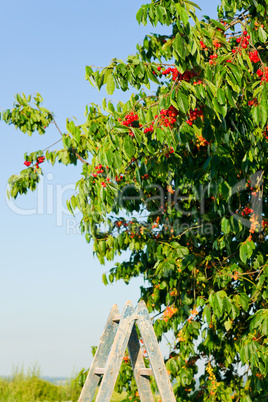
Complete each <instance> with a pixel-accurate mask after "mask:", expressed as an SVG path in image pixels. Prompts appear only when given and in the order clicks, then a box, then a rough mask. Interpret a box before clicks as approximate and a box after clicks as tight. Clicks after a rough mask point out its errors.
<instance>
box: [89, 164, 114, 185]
mask: <svg viewBox="0 0 268 402" xmlns="http://www.w3.org/2000/svg"><path fill="white" fill-rule="evenodd" d="M106 169H107V170H109V167H108V166H106ZM102 173H104V168H103V166H102V165H97V166H96V167H95V172H94V173H91V174H92V176H93V177H98V175H100V174H102ZM106 181H107V182H109V181H110V179H109V177H107V178H106ZM101 185H102V187H106V185H107V184H106V183H105V182H104V181H102V182H101Z"/></svg>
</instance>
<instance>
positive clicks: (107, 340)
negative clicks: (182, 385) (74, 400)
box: [78, 301, 176, 402]
mask: <svg viewBox="0 0 268 402" xmlns="http://www.w3.org/2000/svg"><path fill="white" fill-rule="evenodd" d="M135 324H137V325H138V328H139V331H140V334H141V337H142V340H143V343H144V346H145V349H146V352H147V355H148V358H149V362H150V365H151V368H146V367H145V364H144V360H143V356H142V350H141V347H140V342H139V338H138V335H137V331H136V326H135ZM126 348H128V352H129V357H130V361H131V365H132V368H133V371H134V376H135V379H136V383H137V387H138V391H139V395H140V399H141V401H142V402H154V398H153V394H152V391H151V387H150V383H149V376H151V375H154V377H155V380H156V383H157V387H158V390H159V393H160V396H161V400H162V402H176V399H175V396H174V393H173V390H172V386H171V383H170V381H169V377H168V374H167V371H166V367H165V364H164V360H163V357H162V354H161V351H160V348H159V345H158V342H157V339H156V336H155V333H154V330H153V326H152V322H151V319H150V316H149V313H148V310H147V308H146V305H145V303H144V302H143V301H141V302H140V303H139V304H138V307H137V310H136V311H135V310H134V309H133V306H132V303H131V301H128V302H127V303H126V304H125V307H124V309H123V311H122V314H119V310H118V307H117V305H116V304H114V305H113V307H112V309H111V312H110V314H109V317H108V320H107V323H106V326H105V328H104V332H103V334H102V337H101V339H100V343H99V346H98V349H97V351H96V354H95V356H94V359H93V362H92V365H91V368H90V370H89V372H88V375H87V379H86V382H85V384H84V387H83V389H82V392H81V395H80V398H79V401H78V402H91V401H92V400H93V397H94V394H95V391H96V389H97V386H98V383H99V380H100V376H103V378H102V381H101V384H100V387H99V391H98V394H97V398H96V402H109V401H110V400H111V397H112V393H113V390H114V387H115V383H116V379H117V376H118V373H119V370H120V366H121V363H122V360H123V357H124V354H125V351H126ZM107 359H108V360H107Z"/></svg>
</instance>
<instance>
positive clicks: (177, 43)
mask: <svg viewBox="0 0 268 402" xmlns="http://www.w3.org/2000/svg"><path fill="white" fill-rule="evenodd" d="M185 45H186V44H185V41H184V40H183V38H182V36H181V34H180V32H178V33H177V34H176V36H175V39H174V41H173V48H174V50H175V51H176V52H177V53H178V55H179V56H180V57H181V58H182V59H183V60H184V59H185V57H186V46H185Z"/></svg>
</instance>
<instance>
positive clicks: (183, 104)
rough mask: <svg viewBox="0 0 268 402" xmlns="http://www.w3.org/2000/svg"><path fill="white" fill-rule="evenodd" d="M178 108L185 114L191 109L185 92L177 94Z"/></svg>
mask: <svg viewBox="0 0 268 402" xmlns="http://www.w3.org/2000/svg"><path fill="white" fill-rule="evenodd" d="M176 104H177V106H178V108H179V109H180V110H181V111H182V112H183V113H185V114H186V113H187V112H188V109H189V101H188V98H187V96H186V95H185V94H184V93H183V92H181V91H180V92H178V94H177V102H176Z"/></svg>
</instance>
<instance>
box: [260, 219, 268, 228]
mask: <svg viewBox="0 0 268 402" xmlns="http://www.w3.org/2000/svg"><path fill="white" fill-rule="evenodd" d="M261 224H262V227H263V229H266V228H268V221H265V220H263V221H262V223H261Z"/></svg>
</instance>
